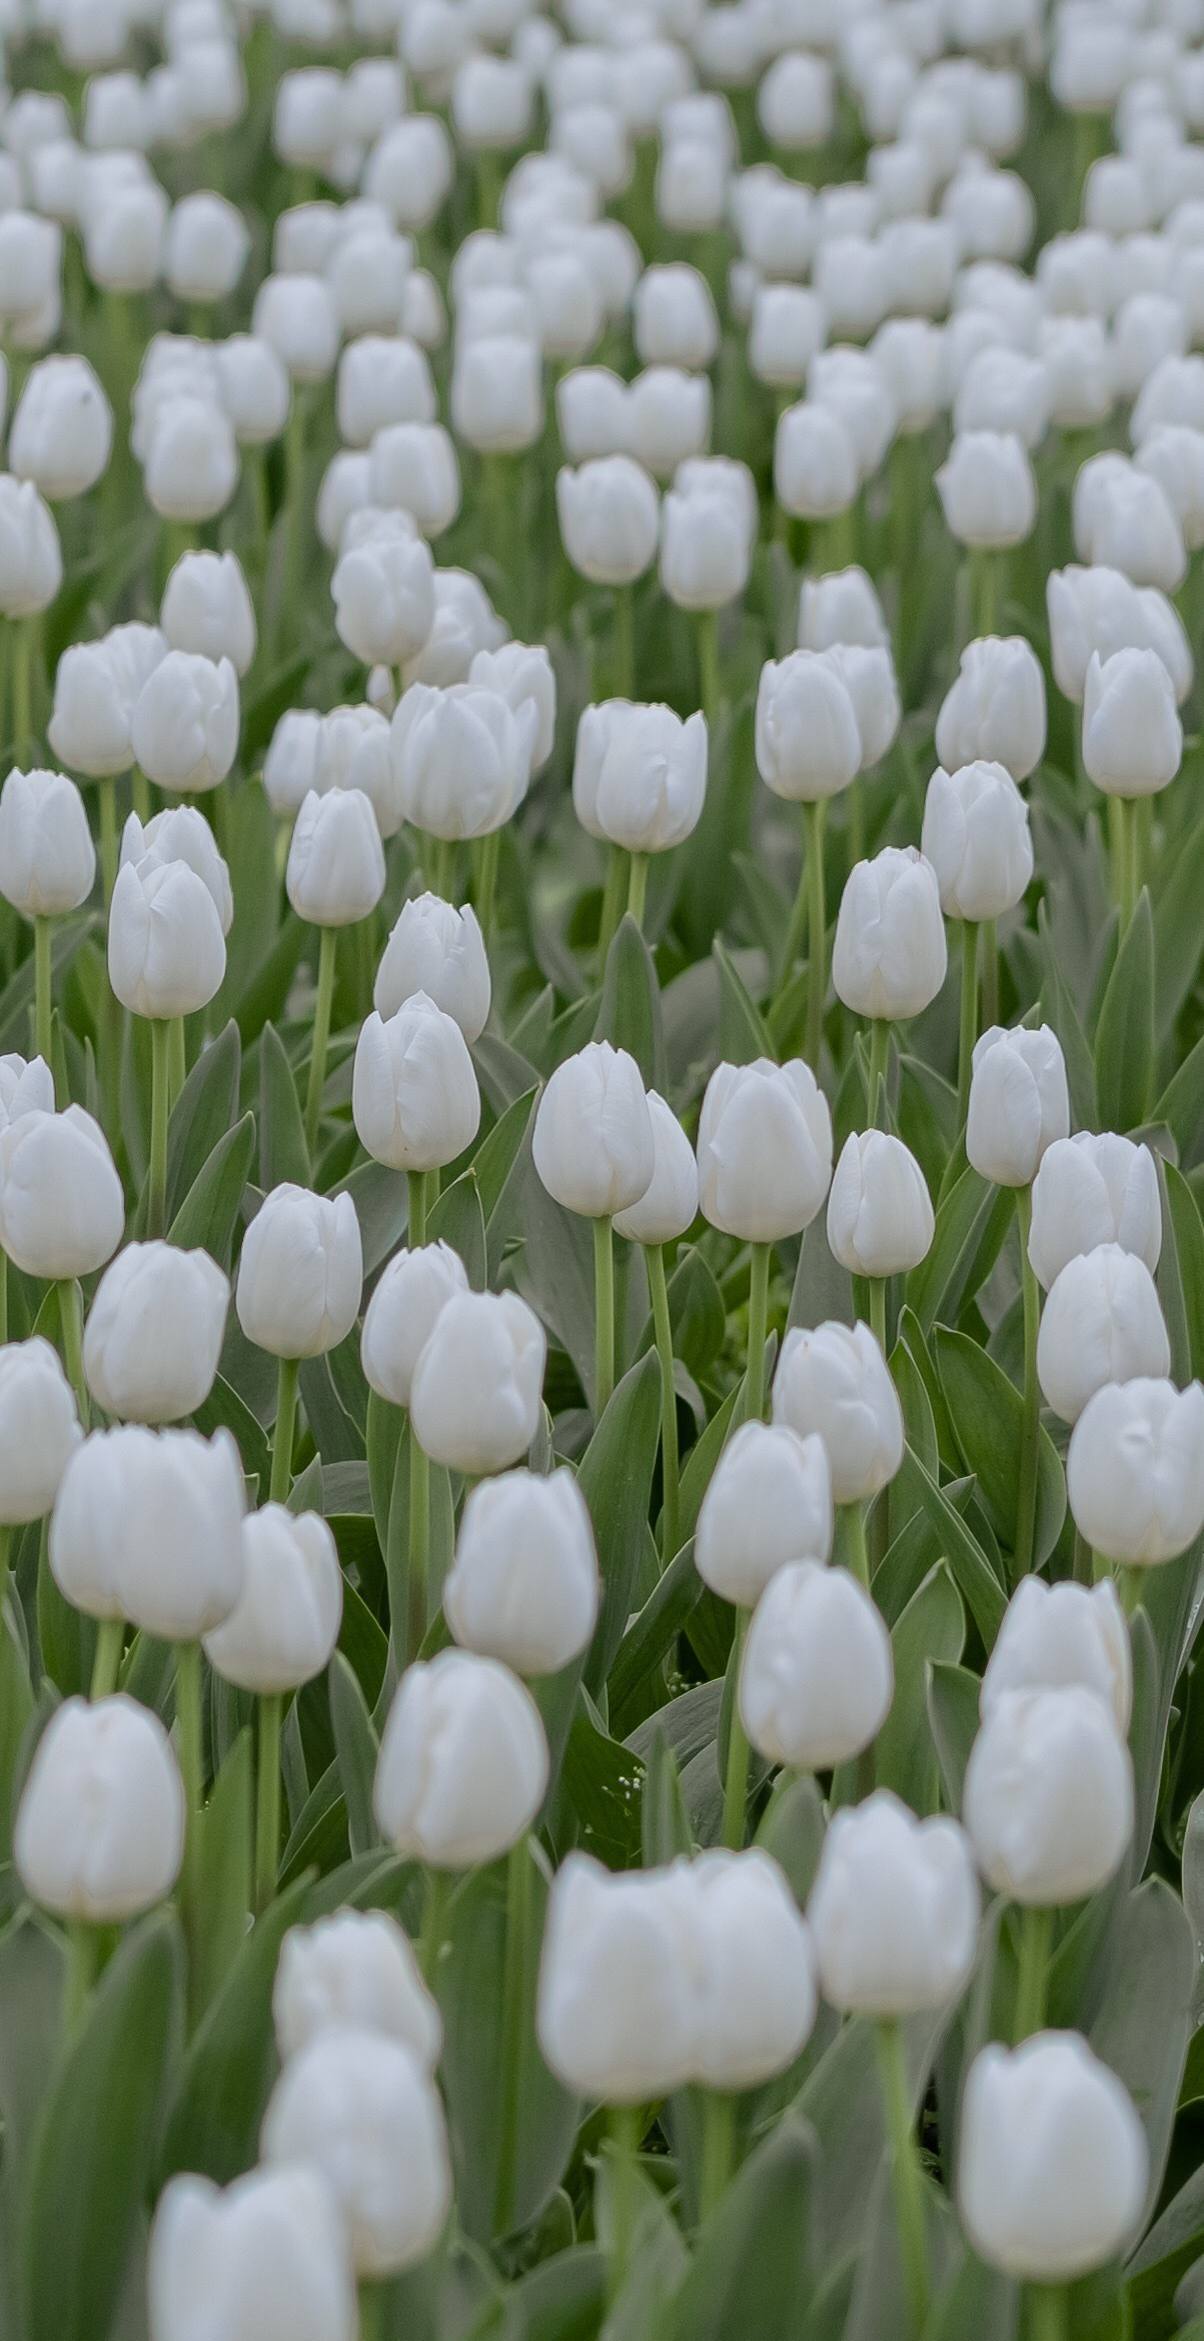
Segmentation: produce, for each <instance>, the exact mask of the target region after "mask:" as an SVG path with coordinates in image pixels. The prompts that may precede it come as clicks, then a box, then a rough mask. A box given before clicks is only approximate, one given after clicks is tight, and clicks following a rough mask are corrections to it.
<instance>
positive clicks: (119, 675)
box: [47, 619, 167, 779]
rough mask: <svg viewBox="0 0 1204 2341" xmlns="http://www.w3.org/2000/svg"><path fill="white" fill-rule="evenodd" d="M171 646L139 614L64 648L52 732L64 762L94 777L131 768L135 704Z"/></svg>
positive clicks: (56, 683) (49, 735)
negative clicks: (90, 639) (98, 636)
mask: <svg viewBox="0 0 1204 2341" xmlns="http://www.w3.org/2000/svg"><path fill="white" fill-rule="evenodd" d="M166 649H167V644H166V642H165V640H164V638H163V636H162V634H161V633H160V632H159V629H158V627H157V626H143V625H140V624H139V623H138V621H137V620H136V619H134V620H131V621H130V623H129V624H127V625H124V626H114V627H112V628H111V629H110V631H109V633H108V634H106V635H105V636H103V638H102V639H101V640H100V641H99V642H77V643H73V644H72V645H71V646H70V647H69V648H68V649H67V650H65V651H64V652H63V655H62V657H61V658H60V660H59V663H58V668H57V671H56V674H55V679H54V707H53V711H52V713H51V717H50V723H49V726H48V729H47V738H48V740H49V742H50V745H51V747H52V748H53V750H54V753H55V755H56V756H59V757H61V758H62V761H63V763H64V764H70V765H72V766H73V767H74V769H75V770H76V771H77V772H83V773H86V774H87V775H88V776H89V778H92V779H101V778H103V777H105V776H106V775H108V774H111V773H116V772H126V771H128V770H129V767H130V765H131V764H132V763H133V761H134V749H133V742H132V739H131V727H132V724H133V716H134V707H135V705H136V703H137V700H138V697H139V694H140V692H141V690H142V686H143V684H144V683H145V681H146V680H147V677H148V676H149V675H150V674H151V673H152V672H153V670H154V669H155V667H157V666H158V664H159V662H160V660H161V659H162V658H163V657H164V655H165V653H166Z"/></svg>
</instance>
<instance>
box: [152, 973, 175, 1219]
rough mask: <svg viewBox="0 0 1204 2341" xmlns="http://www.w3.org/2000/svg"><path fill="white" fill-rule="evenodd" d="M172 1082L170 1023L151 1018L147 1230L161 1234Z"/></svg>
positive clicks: (165, 1200)
mask: <svg viewBox="0 0 1204 2341" xmlns="http://www.w3.org/2000/svg"><path fill="white" fill-rule="evenodd" d="M170 1082H171V1025H170V1022H169V1021H168V1019H167V1018H166V1017H163V1016H154V1017H152V1018H151V1127H150V1177H149V1179H148V1182H147V1189H146V1232H147V1234H148V1236H161V1235H162V1234H163V1233H164V1231H165V1229H166V1226H167V1104H168V1088H169V1085H170Z"/></svg>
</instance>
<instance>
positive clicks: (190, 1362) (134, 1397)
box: [84, 1243, 230, 1423]
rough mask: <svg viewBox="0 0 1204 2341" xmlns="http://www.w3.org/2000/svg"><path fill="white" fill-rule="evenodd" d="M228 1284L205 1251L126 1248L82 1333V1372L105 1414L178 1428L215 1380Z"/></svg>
mask: <svg viewBox="0 0 1204 2341" xmlns="http://www.w3.org/2000/svg"><path fill="white" fill-rule="evenodd" d="M229 1305H230V1284H229V1279H228V1278H227V1277H226V1276H225V1275H224V1274H223V1272H222V1270H221V1269H220V1268H219V1267H218V1265H217V1262H216V1260H211V1259H210V1257H209V1255H208V1253H207V1252H201V1251H192V1252H183V1251H179V1250H178V1249H177V1248H176V1246H175V1245H173V1244H165V1243H144V1244H127V1245H126V1246H125V1248H124V1250H123V1251H121V1252H119V1253H118V1255H117V1257H116V1259H115V1260H113V1261H112V1262H111V1264H110V1266H109V1267H108V1268H107V1269H106V1270H105V1273H104V1275H103V1276H102V1277H101V1280H100V1283H99V1284H98V1285H97V1288H96V1294H95V1298H94V1299H93V1302H92V1306H91V1308H90V1309H89V1311H88V1321H87V1325H86V1327H85V1330H84V1373H85V1375H86V1376H87V1381H88V1388H89V1390H90V1391H91V1393H92V1396H93V1397H94V1398H95V1400H96V1402H97V1404H98V1406H101V1407H103V1409H104V1411H105V1413H106V1414H110V1415H115V1416H117V1417H118V1418H119V1420H121V1421H122V1422H143V1423H165V1422H179V1421H181V1420H182V1419H183V1417H184V1416H185V1415H190V1414H195V1413H196V1411H197V1408H198V1407H200V1406H203V1405H204V1402H205V1400H206V1399H207V1397H208V1396H209V1393H210V1391H211V1389H212V1388H213V1383H214V1379H215V1376H216V1374H217V1367H218V1359H219V1358H220V1356H221V1348H222V1341H223V1338H224V1335H225V1330H226V1313H227V1310H228V1308H229Z"/></svg>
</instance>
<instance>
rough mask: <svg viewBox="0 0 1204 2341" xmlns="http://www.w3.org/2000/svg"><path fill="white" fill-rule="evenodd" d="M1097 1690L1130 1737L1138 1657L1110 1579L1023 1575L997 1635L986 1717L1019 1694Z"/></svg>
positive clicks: (982, 1701)
mask: <svg viewBox="0 0 1204 2341" xmlns="http://www.w3.org/2000/svg"><path fill="white" fill-rule="evenodd" d="M1072 1683H1078V1684H1081V1685H1082V1687H1083V1688H1084V1689H1085V1690H1088V1691H1094V1692H1095V1693H1096V1695H1097V1697H1099V1698H1100V1699H1102V1700H1103V1701H1104V1703H1105V1705H1106V1706H1108V1707H1110V1708H1111V1710H1112V1714H1113V1716H1114V1718H1115V1721H1116V1728H1117V1730H1118V1731H1119V1732H1120V1733H1121V1736H1122V1737H1124V1736H1125V1735H1126V1734H1127V1732H1128V1729H1129V1714H1130V1710H1131V1708H1132V1703H1133V1658H1132V1651H1131V1648H1130V1643H1129V1629H1128V1626H1127V1624H1126V1622H1125V1614H1124V1611H1123V1610H1122V1608H1121V1606H1120V1602H1119V1601H1118V1599H1117V1595H1116V1587H1115V1586H1114V1584H1113V1583H1112V1580H1111V1578H1110V1577H1101V1579H1100V1581H1099V1583H1098V1584H1097V1585H1075V1584H1072V1583H1070V1582H1069V1580H1067V1581H1066V1582H1064V1583H1061V1584H1057V1585H1047V1584H1046V1582H1045V1579H1044V1578H1043V1577H1022V1578H1021V1580H1020V1583H1019V1584H1018V1586H1017V1587H1016V1590H1015V1592H1014V1593H1013V1595H1012V1598H1011V1600H1010V1601H1009V1603H1008V1606H1007V1609H1006V1611H1005V1612H1004V1618H1003V1624H1002V1625H1001V1626H1000V1629H999V1632H998V1634H997V1635H996V1637H995V1642H994V1645H993V1648H992V1650H991V1655H990V1657H989V1659H988V1660H987V1665H986V1671H985V1673H984V1675H983V1678H982V1690H981V1694H980V1698H979V1705H980V1708H981V1711H982V1713H983V1715H984V1716H985V1715H988V1714H989V1713H990V1711H991V1709H992V1707H993V1706H994V1705H995V1703H996V1701H997V1700H998V1699H1002V1698H1005V1697H1006V1696H1007V1695H1008V1694H1009V1693H1011V1692H1013V1691H1046V1690H1064V1689H1065V1688H1066V1687H1067V1685H1069V1684H1072Z"/></svg>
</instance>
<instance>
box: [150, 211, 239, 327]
mask: <svg viewBox="0 0 1204 2341" xmlns="http://www.w3.org/2000/svg"><path fill="white" fill-rule="evenodd" d="M250 247H251V237H250V231H249V229H248V227H247V223H246V221H245V220H244V218H243V216H242V213H241V212H240V211H239V210H238V208H237V206H236V205H235V204H233V203H228V202H227V201H226V198H225V197H224V196H223V195H214V194H211V193H210V192H209V190H208V189H207V188H199V189H198V190H197V191H196V192H195V193H194V194H192V195H185V196H182V197H181V199H180V201H179V203H177V204H176V206H175V209H174V210H173V212H172V214H171V218H170V219H169V221H168V223H167V237H166V243H165V248H164V255H163V273H164V275H165V277H166V279H167V283H168V286H169V288H170V290H171V291H172V292H173V293H174V294H175V296H176V298H177V300H180V301H197V302H199V301H222V300H224V299H225V298H226V296H227V294H228V293H232V292H233V291H234V288H235V286H236V284H237V283H238V280H239V277H240V276H241V275H242V272H243V269H244V267H245V266H246V260H247V254H248V252H249V250H250Z"/></svg>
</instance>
